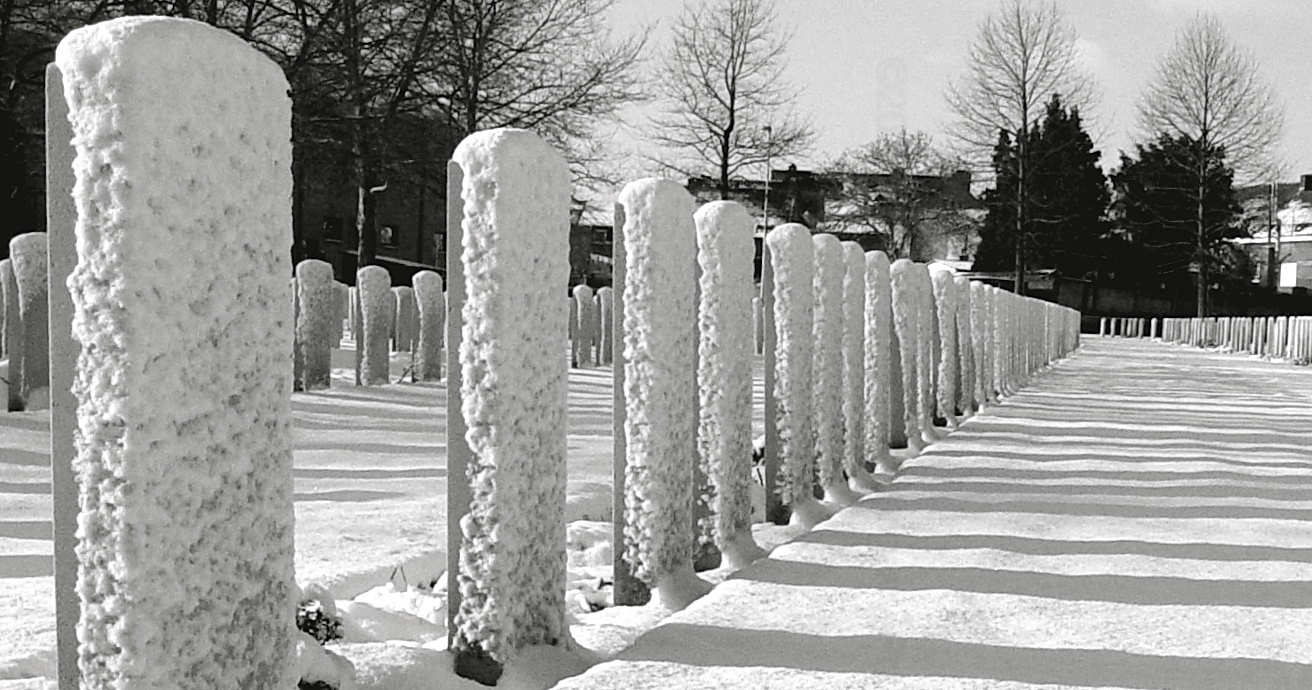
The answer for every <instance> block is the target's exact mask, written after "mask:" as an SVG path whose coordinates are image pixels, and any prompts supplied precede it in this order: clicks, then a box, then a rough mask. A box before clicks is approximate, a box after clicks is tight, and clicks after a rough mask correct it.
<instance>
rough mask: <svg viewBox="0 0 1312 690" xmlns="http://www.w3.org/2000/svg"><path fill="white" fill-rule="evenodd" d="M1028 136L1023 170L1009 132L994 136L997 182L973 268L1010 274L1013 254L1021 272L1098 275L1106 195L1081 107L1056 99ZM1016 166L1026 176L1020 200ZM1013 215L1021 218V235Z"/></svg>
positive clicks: (987, 201)
mask: <svg viewBox="0 0 1312 690" xmlns="http://www.w3.org/2000/svg"><path fill="white" fill-rule="evenodd" d="M1026 136H1027V137H1028V140H1027V141H1028V143H1027V146H1025V147H1024V155H1025V165H1024V166H1021V165H1020V160H1019V157H1020V155H1021V152H1020V149H1021V147H1018V146H1016V145H1015V144H1014V143H1013V142H1012V139H1011V137H1010V136H1009V135H1008V133H1007V132H1005V131H1003V132H1001V133H1000V135H999V137H998V143H997V145H996V146H995V147H994V152H993V170H994V175H995V181H996V184H995V186H994V188H993V189H992V190H989V191H988V192H987V193H986V195H985V204H986V206H987V208H988V216H987V217H986V219H985V221H984V227H983V228H982V229H981V230H980V246H979V250H978V252H977V256H976V260H975V268H976V270H982V271H1006V270H1013V269H1014V268H1015V265H1016V257H1017V256H1018V255H1019V256H1021V257H1022V258H1023V259H1024V262H1025V264H1026V267H1027V270H1037V269H1044V268H1055V269H1057V270H1059V271H1060V272H1061V273H1062V274H1064V275H1068V276H1076V277H1083V276H1085V275H1087V274H1088V273H1090V272H1096V271H1098V270H1099V269H1100V268H1101V264H1102V263H1103V262H1102V261H1101V260H1100V259H1099V256H1100V255H1101V250H1100V247H1101V244H1102V243H1101V237H1102V235H1103V233H1104V231H1105V229H1106V228H1105V221H1104V213H1105V211H1106V209H1107V202H1108V198H1109V193H1108V190H1107V185H1106V179H1105V178H1104V176H1103V173H1102V170H1101V169H1100V168H1099V167H1098V158H1099V154H1098V152H1097V151H1096V150H1095V149H1094V147H1093V140H1092V139H1091V138H1090V137H1089V135H1088V134H1087V133H1086V132H1085V131H1084V126H1083V123H1082V121H1081V119H1080V113H1079V109H1078V108H1067V107H1065V106H1064V105H1063V104H1062V101H1061V98H1060V97H1059V96H1056V95H1054V96H1053V97H1052V98H1051V99H1049V101H1048V105H1047V111H1046V114H1045V117H1044V119H1043V122H1042V123H1039V124H1038V125H1036V126H1034V127H1032V128H1030V129H1029V130H1028V132H1027V134H1026ZM1021 167H1024V168H1025V169H1027V170H1029V171H1030V176H1029V177H1028V182H1027V184H1026V185H1025V189H1024V194H1023V195H1022V194H1021V193H1020V190H1019V175H1018V171H1019V170H1020V169H1021ZM1018 211H1019V212H1021V213H1022V218H1023V219H1024V222H1023V224H1022V225H1021V227H1022V228H1023V232H1022V236H1021V237H1020V238H1017V236H1016V227H1017V222H1016V214H1017V212H1018ZM1018 241H1019V244H1020V246H1019V247H1018V246H1017V243H1018Z"/></svg>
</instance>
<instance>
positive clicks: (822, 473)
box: [811, 233, 858, 505]
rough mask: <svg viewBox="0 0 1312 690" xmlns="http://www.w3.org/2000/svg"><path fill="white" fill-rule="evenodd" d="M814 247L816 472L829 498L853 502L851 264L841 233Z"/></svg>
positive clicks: (819, 239)
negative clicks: (847, 307)
mask: <svg viewBox="0 0 1312 690" xmlns="http://www.w3.org/2000/svg"><path fill="white" fill-rule="evenodd" d="M811 243H812V246H813V249H814V251H815V275H814V278H813V279H812V285H813V286H814V290H815V322H814V323H815V325H814V329H813V331H812V338H813V339H814V348H813V350H812V354H813V357H814V359H813V361H814V364H812V365H811V366H812V372H813V373H812V375H813V376H814V377H815V378H814V381H815V383H814V385H813V386H812V405H813V407H812V409H814V410H815V413H814V414H815V434H816V453H815V461H816V475H817V478H818V479H819V481H820V488H821V489H822V490H823V491H824V492H825V500H826V501H827V502H829V503H832V504H835V505H848V504H851V503H854V502H855V501H856V499H857V498H858V497H857V496H856V495H855V494H853V493H852V490H851V489H849V488H848V486H847V480H846V478H844V477H843V279H844V277H845V276H846V274H847V270H846V269H847V267H846V265H845V264H844V263H843V248H842V245H841V244H840V243H839V241H838V238H837V237H834V236H833V235H830V234H825V233H822V234H818V235H813V236H812V237H811Z"/></svg>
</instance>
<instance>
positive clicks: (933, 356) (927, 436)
mask: <svg viewBox="0 0 1312 690" xmlns="http://www.w3.org/2000/svg"><path fill="white" fill-rule="evenodd" d="M912 275H913V279H914V281H916V294H917V296H918V298H920V315H918V316H920V338H918V341H917V342H918V345H920V352H918V353H917V357H916V374H917V382H918V392H920V395H918V397H917V404H918V412H920V434H921V439H922V441H924V442H925V443H926V445H928V443H933V442H935V441H938V432H937V429H934V408H935V388H934V382H935V379H937V378H938V371H937V369H935V367H937V366H938V362H937V359H938V357H937V355H938V352H939V348H938V333H937V328H938V312H937V308H935V306H934V302H935V300H934V283H933V278H930V275H929V265H926V264H914V265H913V273H912Z"/></svg>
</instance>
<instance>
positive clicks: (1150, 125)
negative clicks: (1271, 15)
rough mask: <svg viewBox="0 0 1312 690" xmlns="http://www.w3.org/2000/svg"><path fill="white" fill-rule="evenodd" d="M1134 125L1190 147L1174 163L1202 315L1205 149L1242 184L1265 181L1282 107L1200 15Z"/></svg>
mask: <svg viewBox="0 0 1312 690" xmlns="http://www.w3.org/2000/svg"><path fill="white" fill-rule="evenodd" d="M1139 121H1140V126H1141V127H1142V128H1143V130H1144V134H1145V135H1147V136H1150V137H1155V136H1160V135H1168V136H1172V137H1182V138H1186V139H1187V140H1188V141H1189V142H1190V143H1191V144H1192V147H1193V149H1194V155H1192V156H1189V160H1187V161H1182V162H1181V165H1183V166H1185V167H1186V168H1187V169H1188V172H1189V181H1190V187H1191V189H1192V190H1193V199H1194V207H1195V214H1194V216H1195V235H1196V248H1195V249H1196V254H1197V257H1196V259H1195V262H1194V263H1195V267H1196V268H1197V271H1198V286H1197V287H1198V315H1199V316H1200V317H1201V316H1206V315H1207V301H1208V299H1207V298H1208V288H1209V285H1210V283H1211V275H1210V271H1209V269H1208V265H1209V263H1210V262H1208V261H1207V260H1205V257H1204V256H1203V255H1204V254H1205V252H1206V249H1207V246H1206V245H1207V242H1206V237H1207V235H1208V234H1209V230H1210V229H1209V228H1208V223H1207V220H1206V218H1207V216H1208V215H1209V214H1208V211H1209V209H1208V207H1207V206H1208V204H1207V201H1208V194H1207V190H1208V188H1209V183H1210V181H1211V180H1210V177H1211V176H1212V175H1214V174H1216V173H1215V171H1216V166H1212V165H1208V160H1209V156H1208V152H1211V151H1214V150H1217V151H1220V153H1221V155H1223V156H1224V157H1225V159H1226V160H1227V162H1228V163H1229V165H1230V166H1231V167H1233V168H1234V171H1235V174H1236V176H1237V177H1239V178H1240V179H1241V180H1250V181H1251V180H1261V179H1264V178H1267V177H1269V176H1270V175H1271V174H1272V173H1273V171H1275V170H1277V169H1278V163H1277V162H1276V158H1275V156H1274V155H1273V149H1274V148H1275V145H1276V143H1277V142H1278V141H1279V139H1280V132H1281V129H1282V127H1283V126H1284V115H1283V112H1282V109H1281V107H1280V105H1279V103H1278V102H1277V101H1276V99H1275V96H1274V94H1273V93H1272V92H1271V90H1270V88H1269V87H1267V85H1266V84H1265V83H1263V81H1262V80H1261V78H1260V77H1259V75H1258V63H1257V61H1256V60H1255V59H1254V58H1253V57H1252V56H1251V55H1249V54H1248V53H1247V52H1245V51H1243V50H1241V49H1240V48H1239V47H1238V46H1236V45H1234V44H1233V43H1231V42H1230V38H1229V37H1228V36H1227V35H1226V32H1225V28H1224V27H1223V26H1222V25H1221V22H1220V21H1219V20H1217V18H1216V17H1214V16H1211V15H1208V14H1199V15H1197V16H1196V17H1195V18H1194V20H1193V21H1192V22H1190V23H1189V25H1187V26H1186V27H1184V28H1183V29H1181V30H1180V32H1179V33H1178V34H1177V35H1176V37H1175V43H1174V44H1172V46H1171V48H1170V50H1168V51H1167V53H1166V55H1165V56H1164V57H1163V58H1162V60H1161V62H1159V63H1158V65H1157V72H1156V74H1155V75H1154V77H1153V80H1152V81H1151V82H1150V83H1149V85H1148V88H1147V89H1146V90H1145V91H1144V93H1143V96H1142V97H1141V99H1140V102H1139Z"/></svg>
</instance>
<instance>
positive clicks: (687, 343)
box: [618, 178, 697, 586]
mask: <svg viewBox="0 0 1312 690" xmlns="http://www.w3.org/2000/svg"><path fill="white" fill-rule="evenodd" d="M618 203H619V204H620V205H621V206H623V208H624V213H625V220H624V228H623V233H624V236H623V240H622V241H623V242H624V250H625V271H626V273H625V283H624V300H623V304H624V314H623V318H624V358H625V363H624V370H625V376H624V394H625V406H626V410H625V411H626V414H625V421H624V434H625V438H626V439H627V442H628V444H627V458H626V463H625V487H624V491H625V496H624V514H625V527H624V536H625V540H624V558H625V559H626V560H627V561H628V562H629V564H630V565H631V566H632V567H633V573H634V576H635V577H637V578H638V579H640V580H642V581H643V582H646V583H647V584H648V585H654V586H659V585H660V584H663V583H671V584H672V583H674V582H676V581H675V580H674V579H672V578H673V577H674V576H675V573H681V572H683V571H687V573H689V574H691V572H692V568H691V566H692V557H693V539H694V535H693V534H692V532H691V530H690V529H689V527H690V526H691V525H692V519H693V515H692V504H693V483H692V470H693V464H694V463H695V462H697V439H696V429H697V421H696V419H695V417H694V412H693V411H694V409H695V406H696V399H697V390H696V388H695V385H694V380H693V379H694V375H695V372H696V369H697V359H696V352H695V349H694V348H695V343H694V340H693V338H694V330H693V326H692V324H693V323H694V314H695V313H696V308H697V307H696V302H695V296H694V293H695V274H694V264H695V262H696V260H697V258H696V252H697V230H696V226H695V223H694V220H693V207H694V202H693V198H692V196H691V195H690V194H688V192H687V191H686V190H685V189H683V188H682V187H680V186H679V185H678V184H676V183H674V182H673V181H670V180H661V179H655V178H646V179H641V180H636V181H634V182H631V183H629V184H628V185H627V186H625V187H624V189H623V190H622V191H621V192H620V195H619V201H618Z"/></svg>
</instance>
